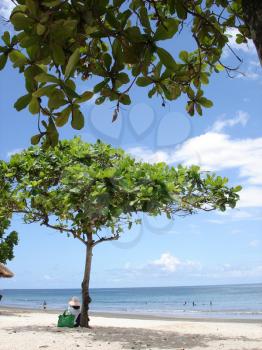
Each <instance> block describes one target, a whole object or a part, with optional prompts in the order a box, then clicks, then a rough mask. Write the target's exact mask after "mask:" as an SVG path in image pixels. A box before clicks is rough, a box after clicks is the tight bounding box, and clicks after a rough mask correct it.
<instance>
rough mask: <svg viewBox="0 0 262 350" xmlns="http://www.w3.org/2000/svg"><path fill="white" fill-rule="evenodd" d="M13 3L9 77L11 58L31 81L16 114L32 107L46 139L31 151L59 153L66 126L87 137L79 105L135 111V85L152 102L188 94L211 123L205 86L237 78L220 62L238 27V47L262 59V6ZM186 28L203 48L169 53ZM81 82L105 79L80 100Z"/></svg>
mask: <svg viewBox="0 0 262 350" xmlns="http://www.w3.org/2000/svg"><path fill="white" fill-rule="evenodd" d="M13 2H14V3H15V4H16V5H17V6H16V7H15V8H14V10H13V12H12V13H11V16H10V19H9V20H10V22H11V24H12V26H13V28H14V30H15V32H16V33H15V34H14V35H10V33H9V32H5V33H4V35H3V36H2V44H1V46H0V69H3V68H4V66H5V64H6V62H7V60H8V58H9V59H10V61H11V62H12V63H13V66H14V68H17V69H18V70H19V73H20V74H23V76H24V80H25V88H26V93H25V95H23V96H22V97H19V99H18V100H17V102H16V103H15V108H16V109H17V110H18V111H20V110H22V109H24V108H26V107H28V109H29V112H30V113H32V114H34V115H38V129H39V132H38V134H37V135H35V136H34V137H32V140H31V142H32V144H37V143H39V142H40V140H41V139H42V138H43V139H44V140H45V141H44V144H45V146H49V145H52V146H55V145H56V144H57V142H58V138H59V133H58V130H57V128H59V127H62V126H64V125H65V124H66V123H68V122H69V121H71V125H72V127H73V128H74V129H77V130H79V129H81V128H82V127H83V126H84V116H83V114H82V112H81V109H80V105H81V103H84V102H85V101H87V100H89V99H91V98H92V97H93V96H94V94H95V97H96V100H95V103H96V104H102V103H103V102H104V101H106V100H110V101H115V106H116V107H115V111H114V113H113V121H114V120H116V119H117V116H118V112H119V109H120V107H121V105H129V104H130V103H131V99H130V91H131V88H132V87H133V85H134V84H136V85H137V86H139V87H143V88H145V87H146V88H147V89H148V96H149V97H150V98H152V97H153V96H157V95H158V96H160V97H161V100H162V104H163V105H165V101H166V100H172V101H173V100H176V99H177V98H179V97H180V96H181V95H185V96H186V99H187V105H186V109H187V111H188V113H189V114H190V115H191V116H193V115H194V114H195V112H197V113H198V114H200V115H202V108H203V107H204V108H209V107H211V106H212V101H210V100H209V99H207V98H206V97H205V96H204V91H203V85H206V84H208V83H209V77H210V75H211V74H212V73H213V72H219V71H221V70H223V69H226V70H227V71H230V67H227V66H225V65H224V64H223V62H222V61H221V55H222V52H223V49H224V48H225V47H226V46H229V43H228V42H229V35H228V30H229V29H232V28H237V29H238V31H239V34H237V37H236V42H237V43H239V44H241V43H243V42H247V39H248V38H253V39H254V42H255V43H256V46H257V49H258V52H259V53H260V42H261V39H259V38H261V36H259V35H258V34H259V33H260V29H261V28H260V26H259V23H260V22H262V21H260V22H259V18H256V16H257V17H259V15H258V14H259V13H260V12H261V13H262V9H261V4H260V5H259V1H255V0H253V1H244V0H243V1H242V0H233V1H229V0H190V1H185V0H165V1H155V0H146V1H143V0H131V1H125V0H113V1H109V0H71V1H69V0H42V1H40V0H38V1H36V0H15V1H13ZM260 3H261V2H260ZM261 17H262V15H261ZM185 27H186V28H189V29H190V30H191V33H192V40H193V45H192V47H195V48H194V49H193V50H192V51H186V50H182V51H180V52H179V53H176V50H175V49H174V50H172V53H170V52H169V51H168V50H167V49H166V48H165V41H166V40H172V43H174V45H175V44H176V38H177V37H178V36H179V35H180V34H181V32H183V31H184V28H185ZM187 30H188V29H187ZM174 47H175V46H174ZM261 47H262V45H261ZM231 51H232V53H233V54H234V51H233V50H232V49H231ZM261 52H262V49H261ZM235 56H236V57H237V55H236V54H235ZM261 56H262V54H261ZM237 58H238V59H239V57H237ZM78 77H80V78H82V80H90V79H91V78H92V77H96V78H98V79H100V81H99V82H98V83H97V84H96V85H95V86H94V87H93V89H92V91H85V92H84V93H80V92H79V89H78V87H77V81H76V78H78ZM93 85H94V84H93Z"/></svg>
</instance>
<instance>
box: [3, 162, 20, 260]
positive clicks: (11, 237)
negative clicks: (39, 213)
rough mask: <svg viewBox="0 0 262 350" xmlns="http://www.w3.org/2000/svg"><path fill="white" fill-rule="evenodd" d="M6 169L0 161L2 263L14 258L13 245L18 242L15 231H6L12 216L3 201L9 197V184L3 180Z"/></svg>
mask: <svg viewBox="0 0 262 350" xmlns="http://www.w3.org/2000/svg"><path fill="white" fill-rule="evenodd" d="M6 169H7V167H6V166H5V164H4V163H0V198H1V199H0V203H1V204H0V205H1V209H0V213H1V214H0V263H3V264H5V263H6V262H7V260H12V259H13V258H14V247H15V246H16V245H17V243H18V235H17V232H16V231H12V232H10V233H7V232H6V231H7V230H8V228H9V227H10V225H11V221H10V218H11V217H12V213H11V212H10V211H9V210H7V211H5V201H6V200H7V199H9V193H10V192H9V191H10V184H8V183H7V182H6V180H5V171H6Z"/></svg>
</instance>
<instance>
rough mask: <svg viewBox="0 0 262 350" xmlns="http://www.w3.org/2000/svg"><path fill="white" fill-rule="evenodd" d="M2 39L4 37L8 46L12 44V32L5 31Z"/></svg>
mask: <svg viewBox="0 0 262 350" xmlns="http://www.w3.org/2000/svg"><path fill="white" fill-rule="evenodd" d="M2 39H3V41H4V43H5V44H6V45H7V46H10V44H11V38H10V33H9V32H4V34H3V35H2Z"/></svg>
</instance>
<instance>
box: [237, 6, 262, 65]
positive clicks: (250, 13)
mask: <svg viewBox="0 0 262 350" xmlns="http://www.w3.org/2000/svg"><path fill="white" fill-rule="evenodd" d="M242 6H243V12H244V20H245V24H246V25H247V26H248V28H249V30H250V32H251V37H252V40H253V41H254V44H255V46H256V49H257V53H258V57H259V60H260V64H261V65H262V1H261V0H242Z"/></svg>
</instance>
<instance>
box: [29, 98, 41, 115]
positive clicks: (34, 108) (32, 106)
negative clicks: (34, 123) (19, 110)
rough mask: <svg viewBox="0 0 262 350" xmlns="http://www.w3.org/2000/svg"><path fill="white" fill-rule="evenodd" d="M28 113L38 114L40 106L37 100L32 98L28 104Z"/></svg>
mask: <svg viewBox="0 0 262 350" xmlns="http://www.w3.org/2000/svg"><path fill="white" fill-rule="evenodd" d="M29 111H30V113H32V114H38V113H39V112H40V104H39V101H38V98H36V97H32V99H31V101H30V103H29Z"/></svg>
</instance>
